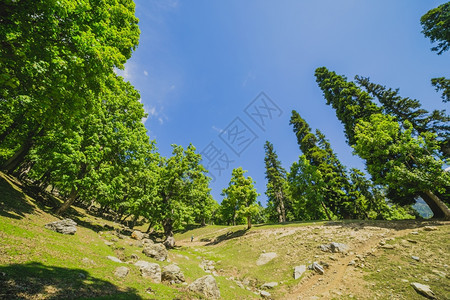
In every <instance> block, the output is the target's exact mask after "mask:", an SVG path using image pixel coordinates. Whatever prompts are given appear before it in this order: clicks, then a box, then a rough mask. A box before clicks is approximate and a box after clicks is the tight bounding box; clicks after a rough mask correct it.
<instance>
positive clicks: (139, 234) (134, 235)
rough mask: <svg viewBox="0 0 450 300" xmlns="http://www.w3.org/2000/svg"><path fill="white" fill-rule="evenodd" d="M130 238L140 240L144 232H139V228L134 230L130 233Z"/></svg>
mask: <svg viewBox="0 0 450 300" xmlns="http://www.w3.org/2000/svg"><path fill="white" fill-rule="evenodd" d="M131 238H132V239H135V240H138V241H140V240H142V239H143V238H144V234H143V233H142V232H140V231H139V230H135V231H133V233H132V234H131Z"/></svg>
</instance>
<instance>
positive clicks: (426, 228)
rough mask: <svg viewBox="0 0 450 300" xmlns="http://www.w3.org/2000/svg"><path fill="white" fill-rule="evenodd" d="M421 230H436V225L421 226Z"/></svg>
mask: <svg viewBox="0 0 450 300" xmlns="http://www.w3.org/2000/svg"><path fill="white" fill-rule="evenodd" d="M423 230H425V231H435V230H438V228H437V227H436V226H425V227H424V228H423Z"/></svg>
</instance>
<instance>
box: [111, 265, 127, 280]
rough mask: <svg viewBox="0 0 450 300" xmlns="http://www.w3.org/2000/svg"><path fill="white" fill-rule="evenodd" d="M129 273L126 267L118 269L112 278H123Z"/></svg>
mask: <svg viewBox="0 0 450 300" xmlns="http://www.w3.org/2000/svg"><path fill="white" fill-rule="evenodd" d="M129 272H130V269H128V268H127V267H118V268H116V270H115V271H114V276H116V277H119V278H124V277H126V276H127V275H128V273H129Z"/></svg>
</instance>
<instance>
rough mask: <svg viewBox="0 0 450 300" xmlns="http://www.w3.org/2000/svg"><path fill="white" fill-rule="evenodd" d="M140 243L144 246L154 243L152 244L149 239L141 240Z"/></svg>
mask: <svg viewBox="0 0 450 300" xmlns="http://www.w3.org/2000/svg"><path fill="white" fill-rule="evenodd" d="M142 243H144V245H145V244H154V243H155V242H153V241H152V240H151V239H143V240H142Z"/></svg>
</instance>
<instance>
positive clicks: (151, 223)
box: [145, 222, 154, 233]
mask: <svg viewBox="0 0 450 300" xmlns="http://www.w3.org/2000/svg"><path fill="white" fill-rule="evenodd" d="M153 225H154V224H153V222H150V224H148V228H147V231H146V232H145V233H150V230H151V229H152V227H153ZM152 232H153V230H152Z"/></svg>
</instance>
